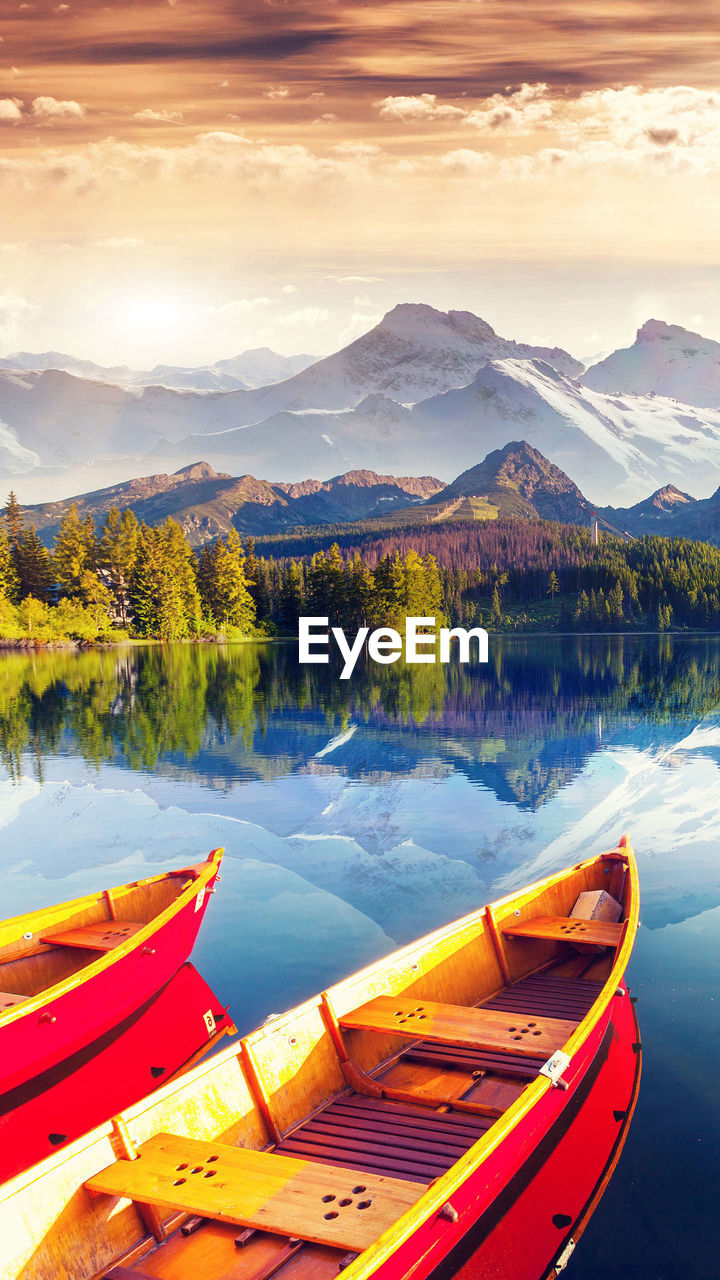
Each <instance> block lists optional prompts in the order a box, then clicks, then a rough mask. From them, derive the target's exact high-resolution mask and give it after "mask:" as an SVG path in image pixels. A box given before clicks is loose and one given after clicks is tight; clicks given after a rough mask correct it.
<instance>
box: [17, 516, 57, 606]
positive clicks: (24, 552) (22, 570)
mask: <svg viewBox="0 0 720 1280" xmlns="http://www.w3.org/2000/svg"><path fill="white" fill-rule="evenodd" d="M15 559H16V567H17V574H18V579H19V586H18V596H19V599H20V600H24V599H25V598H26V596H32V597H33V598H34V599H35V600H40V601H42V602H43V604H47V602H48V600H49V598H50V594H51V592H52V588H53V585H54V582H55V574H54V572H53V562H52V558H51V556H50V552H49V551H48V550H47V548H46V547H44V546H43V544H42V542H41V541H40V539H39V538H38V536H37V533H36V532H35V526H34V525H32V524H31V525H30V526H29V527H28V528H27V529H26V530H25V531H24V532H23V533H22V534H21V535H20V540H19V542H18V544H17V550H16V557H15Z"/></svg>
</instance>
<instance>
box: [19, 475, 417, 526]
mask: <svg viewBox="0 0 720 1280" xmlns="http://www.w3.org/2000/svg"><path fill="white" fill-rule="evenodd" d="M441 488H442V484H441V482H440V481H439V480H436V479H435V478H434V477H433V476H384V475H376V474H375V472H372V471H352V472H348V473H347V474H345V475H340V476H333V477H332V479H331V480H325V481H321V480H303V481H301V482H300V483H296V484H287V483H286V484H270V483H268V482H267V481H266V480H256V479H255V477H254V476H250V475H245V476H239V477H232V476H229V475H227V474H224V473H218V472H216V471H214V470H213V468H212V467H211V466H209V465H208V464H207V463H206V462H198V463H194V464H193V465H192V466H189V467H184V468H183V469H182V470H180V471H177V472H175V474H174V475H153V476H145V477H143V478H141V479H137V480H129V481H127V482H126V483H124V484H117V485H112V486H110V487H108V488H105V489H101V490H98V491H96V492H93V493H84V494H80V495H79V496H77V497H75V498H67V499H65V500H63V501H62V502H48V503H43V504H41V505H38V506H34V507H28V508H27V509H26V510H27V515H28V518H29V519H30V520H32V521H33V523H34V524H35V526H36V528H37V529H38V531H39V532H40V533H41V535H42V537H43V538H44V539H45V540H46V541H48V542H50V541H52V539H53V538H54V536H55V533H56V532H57V529H58V526H59V524H60V521H61V520H62V518H63V516H65V515H66V514H67V512H68V511H69V510H70V507H71V506H72V505H73V504H74V505H75V506H76V507H77V510H78V512H79V514H80V516H81V517H82V518H84V517H85V516H87V515H92V516H93V517H94V518H95V519H96V520H98V521H102V520H104V518H105V516H106V515H107V513H108V511H109V510H110V508H111V507H118V508H119V509H120V510H125V509H126V508H128V507H129V508H131V509H132V511H134V513H135V515H136V516H137V518H138V520H144V521H146V523H148V524H158V523H160V522H161V521H163V520H165V519H166V518H167V517H168V516H173V517H174V518H175V519H176V520H178V521H179V522H180V524H181V525H182V527H183V529H184V530H185V533H186V534H187V536H188V538H189V539H190V541H191V542H192V543H193V545H200V544H202V543H203V542H207V541H209V540H211V539H213V538H216V537H218V536H219V535H222V534H224V533H227V532H228V531H229V530H230V529H231V528H233V527H234V528H236V529H238V530H239V531H240V532H242V533H270V532H278V531H281V530H282V529H285V528H288V527H290V526H294V525H316V524H334V523H339V522H343V521H348V520H362V519H366V518H370V517H374V516H380V515H385V514H386V512H388V511H391V510H392V509H393V508H395V507H398V506H402V507H407V506H408V504H409V503H412V502H422V500H423V499H425V498H427V497H429V496H431V495H432V494H434V493H436V492H437V491H438V489H441Z"/></svg>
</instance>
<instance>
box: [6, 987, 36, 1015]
mask: <svg viewBox="0 0 720 1280" xmlns="http://www.w3.org/2000/svg"><path fill="white" fill-rule="evenodd" d="M27 999H29V997H28V996H16V995H15V994H14V993H13V992H12V991H0V1013H3V1012H4V1010H5V1009H14V1008H15V1005H16V1004H22V1003H23V1000H27Z"/></svg>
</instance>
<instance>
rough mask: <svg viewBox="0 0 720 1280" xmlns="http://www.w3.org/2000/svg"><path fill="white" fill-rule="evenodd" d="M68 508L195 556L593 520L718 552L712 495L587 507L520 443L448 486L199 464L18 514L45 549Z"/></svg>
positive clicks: (670, 491) (718, 520)
mask: <svg viewBox="0 0 720 1280" xmlns="http://www.w3.org/2000/svg"><path fill="white" fill-rule="evenodd" d="M73 504H74V505H75V507H76V509H77V511H78V514H79V515H80V517H81V519H84V518H85V517H86V516H88V515H91V516H93V518H94V519H95V520H96V521H98V522H99V523H102V521H103V520H104V519H105V517H106V515H107V513H108V511H109V510H110V508H111V507H118V508H119V509H120V510H125V509H126V508H130V509H131V510H132V511H133V512H134V513H135V515H136V516H137V518H138V519H139V520H144V521H145V522H146V523H148V524H157V523H160V522H161V521H163V520H165V519H166V518H167V517H168V516H172V517H173V518H174V519H176V520H177V521H179V523H180V524H181V526H182V528H183V530H184V532H185V534H186V536H187V538H188V539H189V541H190V542H191V543H192V545H194V546H201V545H202V544H203V543H205V542H208V541H211V540H212V539H214V538H216V537H219V536H223V535H225V534H227V533H228V532H229V530H230V529H231V528H233V527H234V528H235V529H237V530H238V531H239V532H240V533H241V534H243V535H245V536H247V535H257V536H262V535H268V534H269V535H272V534H277V533H283V532H287V531H288V530H290V529H294V530H298V529H301V528H303V527H304V528H308V529H309V528H312V527H314V528H316V529H317V530H318V533H319V532H320V529H321V528H323V530H324V533H327V528H326V527H327V526H328V525H337V524H342V523H348V524H349V523H355V524H358V523H361V524H365V523H367V522H369V521H370V522H372V525H373V527H374V528H378V527H379V526H380V527H382V526H385V527H389V528H392V527H403V526H408V525H411V524H413V525H414V524H418V525H419V524H436V523H440V522H444V521H455V522H457V521H466V520H493V519H498V518H504V519H520V520H554V521H558V522H559V523H562V524H579V525H585V526H588V525H589V524H590V520H591V516H592V512H593V511H596V512H597V514H598V515H599V516H600V517H604V518H605V519H606V520H607V521H609V522H610V524H611V525H612V526H613V527H614V528H615V529H616V530H620V531H623V532H626V533H628V534H630V535H631V536H633V537H642V535H643V534H646V533H650V534H661V535H666V536H671V537H674V536H682V537H689V538H695V539H698V540H701V541H702V540H704V541H710V542H715V543H720V488H719V489H718V490H717V491H716V493H715V494H713V495H712V496H711V497H710V498H707V499H696V498H693V497H691V496H690V494H688V493H684V492H682V491H681V490H680V489H677V488H675V486H674V485H665V486H664V487H663V488H661V489H658V490H657V491H656V492H655V493H653V494H652V495H651V496H650V497H649V498H645V499H643V500H642V501H641V502H638V503H636V504H635V505H634V506H630V507H618V508H616V507H611V506H610V507H604V508H601V507H593V504H592V503H591V502H589V500H588V499H587V498H586V497H585V495H584V494H583V493H582V491H581V490H580V489H579V487H578V486H577V485H576V484H575V482H574V481H573V480H572V479H571V478H570V477H569V476H568V475H566V474H565V472H564V471H562V470H561V468H560V467H557V466H556V465H555V464H554V463H552V462H550V461H549V459H548V458H546V457H544V456H543V454H541V453H540V452H539V451H538V450H537V449H534V448H533V447H532V445H530V444H528V442H527V441H526V440H519V441H510V442H509V443H508V444H506V445H505V446H504V447H503V448H502V449H496V450H493V451H492V452H491V453H490V454H488V456H487V457H486V458H485V459H484V460H483V461H482V462H480V463H478V464H477V465H476V466H474V467H470V468H468V469H467V470H466V471H464V472H462V473H461V474H460V475H459V476H458V477H457V478H456V479H455V480H453V481H452V482H451V483H450V484H448V485H443V483H442V481H440V480H438V479H436V478H435V477H434V476H416V477H413V476H391V475H379V474H378V473H376V472H373V471H349V472H345V473H344V474H342V475H337V476H333V477H332V478H331V479H329V480H325V481H319V480H303V481H300V482H295V483H289V482H285V483H278V482H274V483H271V482H269V481H267V480H258V479H256V478H255V476H252V475H244V476H238V477H233V476H230V475H227V474H225V473H218V472H217V471H215V470H214V469H213V467H211V466H210V465H209V464H208V463H207V462H198V463H194V464H193V465H191V466H189V467H184V468H182V469H181V470H180V471H177V472H175V473H174V474H173V475H166V474H158V475H152V476H146V477H144V478H142V479H135V480H129V481H126V482H124V483H121V484H118V485H112V486H109V487H107V488H105V489H100V490H97V491H95V492H91V493H86V494H81V495H79V496H77V497H75V498H67V499H64V500H63V501H61V502H52V503H44V504H41V505H37V506H31V507H28V508H26V515H27V518H28V520H31V521H32V522H33V524H34V525H35V527H36V529H37V530H38V532H39V533H40V534H41V536H42V538H43V540H44V541H45V542H47V543H48V544H51V543H52V541H53V539H54V537H55V535H56V533H57V530H58V528H59V525H60V522H61V520H62V519H63V517H64V516H65V515H67V513H68V511H69V510H70V507H71V506H72V505H73Z"/></svg>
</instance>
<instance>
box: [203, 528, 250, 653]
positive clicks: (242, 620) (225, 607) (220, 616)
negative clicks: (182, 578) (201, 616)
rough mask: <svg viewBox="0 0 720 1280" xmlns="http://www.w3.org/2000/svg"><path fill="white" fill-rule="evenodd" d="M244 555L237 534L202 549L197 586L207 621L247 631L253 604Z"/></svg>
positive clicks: (232, 533) (231, 532)
mask: <svg viewBox="0 0 720 1280" xmlns="http://www.w3.org/2000/svg"><path fill="white" fill-rule="evenodd" d="M244 566H245V553H244V551H243V548H242V543H241V541H240V538H239V537H238V534H237V531H236V530H235V529H232V530H231V531H230V533H229V534H228V537H227V541H225V542H224V541H223V540H222V539H221V538H218V540H217V542H215V543H214V544H213V546H212V547H209V548H208V547H204V548H203V551H202V553H201V556H200V563H199V569H198V586H199V588H200V593H201V598H202V602H203V605H204V608H205V611H206V613H207V616H208V618H209V619H210V621H211V622H212V623H213V624H214V625H215V626H216V627H220V628H226V627H228V626H233V627H237V628H239V629H240V630H241V631H243V632H248V631H250V629H251V627H252V625H253V623H254V621H255V603H254V601H253V599H252V597H251V595H250V593H249V591H248V587H247V581H246V579H245V573H244Z"/></svg>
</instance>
